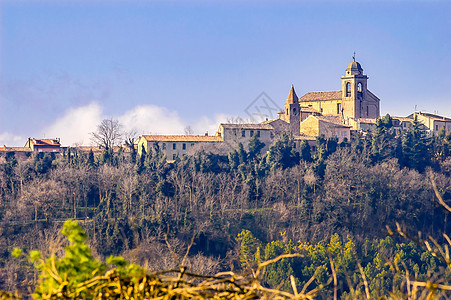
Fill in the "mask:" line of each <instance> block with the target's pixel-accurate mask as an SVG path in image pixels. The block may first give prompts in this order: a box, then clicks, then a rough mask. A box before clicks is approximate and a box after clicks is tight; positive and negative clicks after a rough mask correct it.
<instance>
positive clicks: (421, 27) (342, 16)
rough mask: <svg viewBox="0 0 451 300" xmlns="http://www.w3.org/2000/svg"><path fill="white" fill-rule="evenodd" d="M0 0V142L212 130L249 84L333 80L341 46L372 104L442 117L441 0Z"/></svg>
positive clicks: (448, 100) (239, 106)
mask: <svg viewBox="0 0 451 300" xmlns="http://www.w3.org/2000/svg"><path fill="white" fill-rule="evenodd" d="M0 3H1V4H0V10H1V11H0V13H1V14H0V17H1V19H0V145H3V144H6V145H22V144H24V143H25V140H26V138H27V137H29V136H31V137H44V136H45V137H60V138H61V139H62V143H63V144H65V145H72V144H89V143H90V140H89V132H91V131H93V130H95V126H96V125H97V124H98V122H100V120H102V119H103V118H108V117H113V118H118V119H119V120H120V121H121V122H122V123H123V125H124V128H125V129H132V128H134V129H136V130H137V132H138V133H139V134H142V133H160V134H164V133H166V134H177V133H179V134H183V129H184V127H186V126H188V125H189V126H191V127H192V128H193V129H194V131H195V132H196V133H199V134H203V133H204V132H205V131H209V132H210V133H211V134H213V133H214V131H215V130H216V129H217V126H218V123H219V122H224V121H226V120H227V119H230V118H233V117H236V116H241V117H243V118H246V117H247V115H246V113H245V109H246V107H247V106H248V105H249V104H251V103H252V102H253V101H254V99H255V98H256V97H257V96H258V95H260V94H261V92H265V93H266V94H267V95H268V96H269V97H270V98H271V99H273V100H274V102H276V103H277V104H278V105H280V106H282V105H283V103H284V100H285V98H286V96H287V94H288V92H289V88H290V86H291V84H294V86H295V88H296V91H297V94H298V95H299V96H301V95H302V94H304V93H306V92H309V91H323V90H338V89H340V88H341V80H340V76H341V75H343V73H344V70H345V68H346V66H347V64H348V63H349V62H350V61H351V60H352V54H353V52H354V51H355V52H356V58H357V61H359V62H360V63H361V64H362V66H363V68H364V71H365V73H366V74H367V75H368V76H369V78H370V79H369V81H368V87H369V89H370V90H371V91H372V92H373V93H374V94H376V95H377V96H378V97H379V98H380V99H381V112H382V113H383V114H385V113H390V114H392V115H398V116H406V115H408V114H410V113H412V112H413V111H414V109H415V106H416V108H417V110H421V111H428V112H438V113H439V114H441V115H445V116H448V117H451V73H450V69H451V57H450V53H451V1H374V0H373V1H338V0H335V1H247V2H244V1H138V0H137V1H31V0H30V1H25V0H22V1H20V0H19V1H5V0H4V1H2V2H0Z"/></svg>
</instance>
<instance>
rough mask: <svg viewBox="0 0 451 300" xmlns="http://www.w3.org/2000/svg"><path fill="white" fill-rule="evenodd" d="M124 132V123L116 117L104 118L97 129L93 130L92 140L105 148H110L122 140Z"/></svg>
mask: <svg viewBox="0 0 451 300" xmlns="http://www.w3.org/2000/svg"><path fill="white" fill-rule="evenodd" d="M122 138H123V132H122V125H121V124H119V121H118V120H115V119H112V118H111V119H104V120H103V121H102V122H101V123H100V124H99V125H98V126H97V130H96V131H94V132H91V140H92V141H93V142H94V143H95V144H96V145H98V146H99V147H103V148H105V149H107V150H108V149H110V148H112V147H113V146H116V145H118V144H120V143H121V142H122Z"/></svg>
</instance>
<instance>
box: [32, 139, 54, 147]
mask: <svg viewBox="0 0 451 300" xmlns="http://www.w3.org/2000/svg"><path fill="white" fill-rule="evenodd" d="M31 143H33V145H34V146H57V147H59V146H61V144H60V142H59V140H57V139H31Z"/></svg>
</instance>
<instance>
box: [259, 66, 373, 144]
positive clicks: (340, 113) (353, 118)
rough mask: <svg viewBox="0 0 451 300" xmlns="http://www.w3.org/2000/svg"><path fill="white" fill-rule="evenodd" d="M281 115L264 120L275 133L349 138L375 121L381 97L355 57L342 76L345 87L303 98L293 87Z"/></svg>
mask: <svg viewBox="0 0 451 300" xmlns="http://www.w3.org/2000/svg"><path fill="white" fill-rule="evenodd" d="M278 115H279V117H278V119H275V120H269V121H265V122H263V123H265V124H268V125H271V126H272V127H273V128H274V131H275V132H289V133H290V134H291V135H292V136H293V137H295V138H296V137H298V138H302V137H303V136H307V137H316V136H320V135H324V136H325V137H326V138H330V137H334V136H335V137H337V138H338V139H339V140H340V141H342V140H343V139H344V138H347V139H348V140H349V138H350V134H351V131H352V130H367V129H370V128H371V127H372V126H373V125H374V124H375V122H376V119H377V118H379V117H380V99H379V98H378V97H377V96H376V95H374V94H373V93H372V92H371V91H370V90H369V89H368V76H366V75H365V74H364V73H363V68H362V66H361V65H360V63H358V62H357V61H355V58H353V60H352V61H351V62H350V63H349V64H348V67H347V68H346V70H345V75H343V76H341V90H338V91H321V92H309V93H306V94H305V95H303V96H302V97H300V98H299V97H298V96H297V95H296V91H295V89H294V86H291V89H290V92H289V93H288V97H287V99H286V101H285V105H284V110H283V111H281V112H279V113H278Z"/></svg>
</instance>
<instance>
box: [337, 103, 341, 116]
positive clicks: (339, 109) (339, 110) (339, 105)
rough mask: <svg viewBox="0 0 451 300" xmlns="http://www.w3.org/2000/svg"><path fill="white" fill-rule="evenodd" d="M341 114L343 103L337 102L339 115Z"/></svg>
mask: <svg viewBox="0 0 451 300" xmlns="http://www.w3.org/2000/svg"><path fill="white" fill-rule="evenodd" d="M339 114H341V103H337V115H339Z"/></svg>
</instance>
